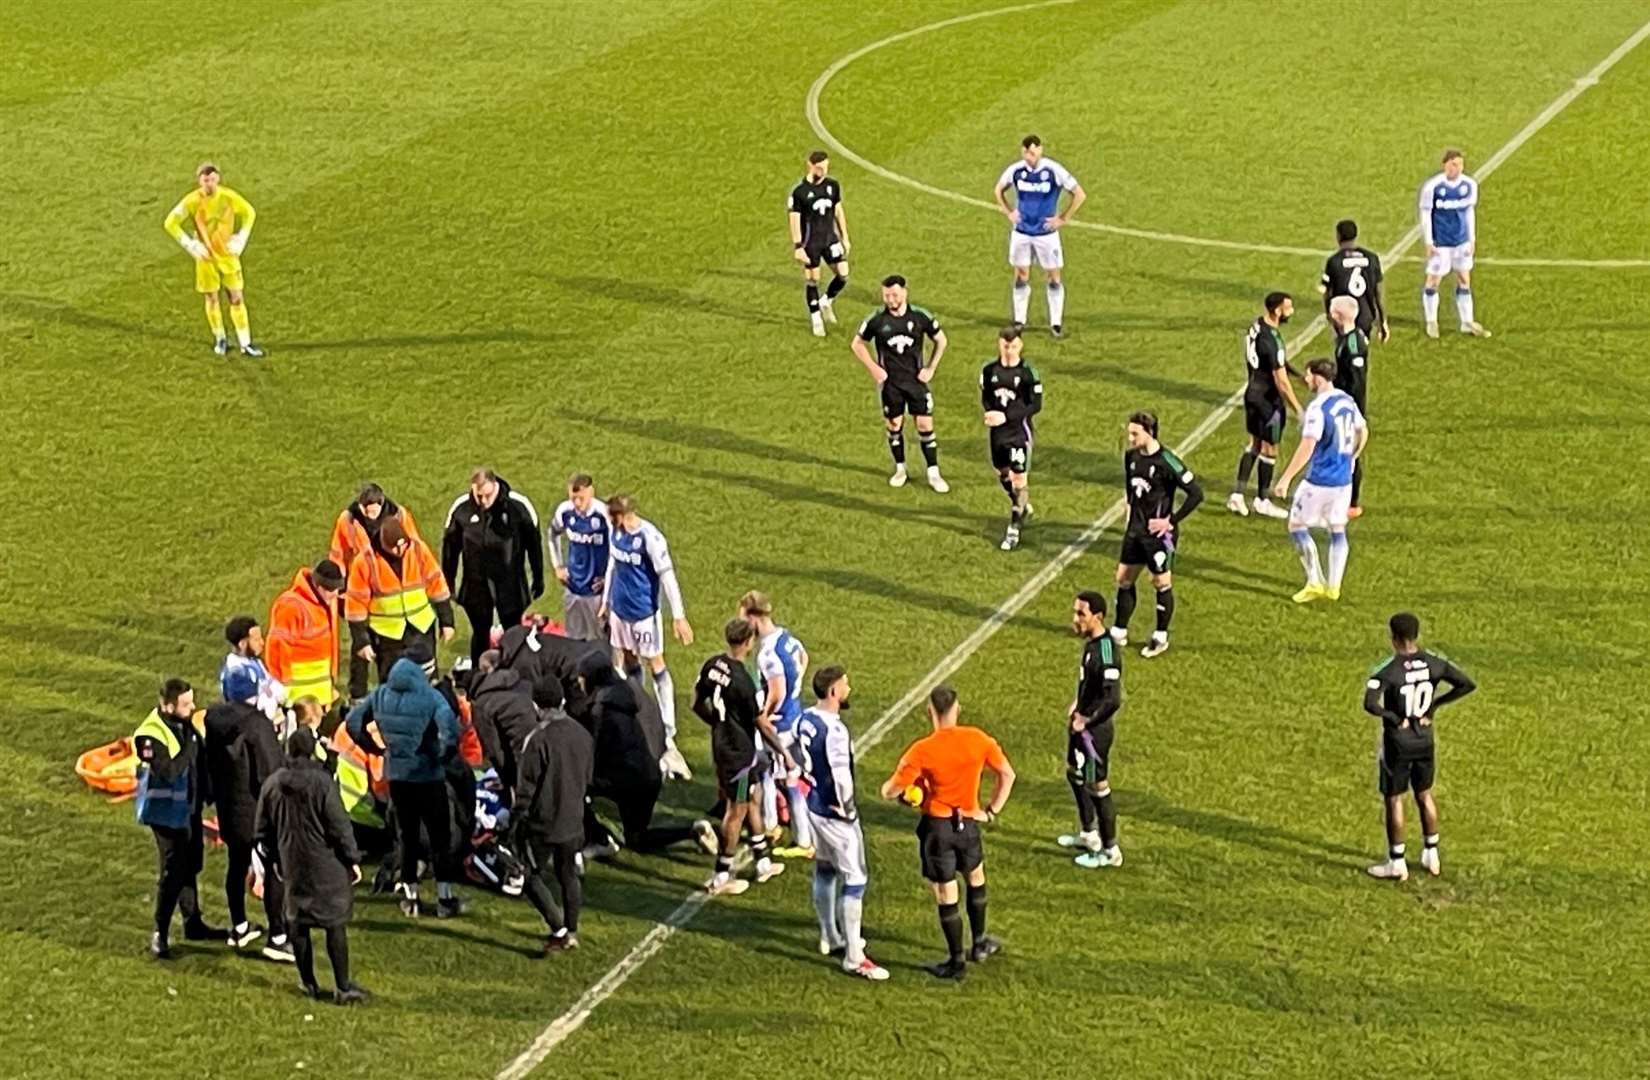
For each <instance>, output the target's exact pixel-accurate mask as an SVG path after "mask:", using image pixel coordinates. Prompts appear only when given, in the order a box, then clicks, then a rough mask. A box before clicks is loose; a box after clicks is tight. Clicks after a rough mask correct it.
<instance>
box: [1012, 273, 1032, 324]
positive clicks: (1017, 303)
mask: <svg viewBox="0 0 1650 1080" xmlns="http://www.w3.org/2000/svg"><path fill="white" fill-rule="evenodd" d="M1030 307H1031V282H1029V281H1016V282H1015V283H1014V321H1015V322H1017V323H1020V324H1021V325H1022V326H1023V325H1024V324H1025V321H1026V312H1027V310H1028V309H1029V308H1030Z"/></svg>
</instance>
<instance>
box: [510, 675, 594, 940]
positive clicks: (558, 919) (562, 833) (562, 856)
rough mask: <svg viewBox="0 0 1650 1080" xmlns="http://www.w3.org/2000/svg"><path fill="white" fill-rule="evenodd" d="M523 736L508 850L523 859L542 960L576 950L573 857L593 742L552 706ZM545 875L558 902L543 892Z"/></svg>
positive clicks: (578, 886)
mask: <svg viewBox="0 0 1650 1080" xmlns="http://www.w3.org/2000/svg"><path fill="white" fill-rule="evenodd" d="M539 715H540V716H542V717H543V719H542V720H541V721H540V722H539V723H538V724H537V725H536V726H535V727H534V729H533V730H532V731H531V732H530V733H529V734H528V736H527V741H526V743H525V745H524V746H523V747H522V750H521V777H520V781H519V783H518V784H517V787H516V804H515V808H514V810H513V811H512V813H513V815H514V820H515V825H514V829H515V850H516V851H517V852H519V853H521V854H523V855H525V857H526V859H527V866H528V868H529V871H530V872H529V873H528V875H527V883H526V892H527V899H528V900H530V901H531V902H532V904H533V907H535V908H536V909H538V913H539V914H540V915H542V916H544V922H545V925H546V926H547V927H548V928H549V930H550V936H549V937H548V938H547V939H545V942H544V951H545V954H546V955H548V954H550V953H556V952H566V951H567V950H568V949H576V948H578V947H579V909H580V908H581V907H583V906H584V885H583V883H582V881H581V880H580V876H579V875H580V871H581V869H582V867H581V866H580V862H579V853H580V851H581V850H582V849H583V848H584V806H585V792H586V791H588V790H589V788H590V782H591V781H592V780H593V779H594V778H595V760H596V757H595V755H596V743H595V740H594V739H592V738H591V736H590V732H588V731H586V730H585V729H584V727H583V726H582V725H580V724H579V722H578V721H577V720H574V719H573V718H572V717H570V716H568V715H567V713H566V712H565V711H563V710H562V709H561V708H559V707H555V708H548V709H545V710H543V711H542V712H541V713H540V714H539ZM552 874H554V876H555V879H556V881H557V883H558V885H559V887H560V890H561V903H560V905H558V904H557V903H556V898H555V896H554V894H553V893H552V892H551V889H550V884H549V881H548V880H547V879H548V878H549V877H550V876H551V875H552Z"/></svg>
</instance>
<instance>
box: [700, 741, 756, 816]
mask: <svg viewBox="0 0 1650 1080" xmlns="http://www.w3.org/2000/svg"><path fill="white" fill-rule="evenodd" d="M720 733H721V729H720V728H718V729H717V730H716V731H715V732H713V733H712V735H711V747H710V756H711V761H712V762H713V763H714V764H715V766H716V786H717V788H718V789H719V790H720V792H721V795H722V797H723V798H724V799H727V800H728V801H730V802H736V803H742V802H747V801H748V800H749V799H750V797H751V792H752V791H754V790H755V789H756V785H757V784H758V782H760V781H761V779H762V778H763V777H764V776H766V775H767V771H768V770H767V757H766V755H764V754H763V753H762V752H761V751H760V750H759V749H758V748H756V747H755V746H753V745H752V744H751V741H750V740H749V739H747V738H746V737H745V733H744V732H743V731H737V734H736V735H732V736H729V737H725V738H720V739H719V738H718V737H717V736H718V735H719V734H720Z"/></svg>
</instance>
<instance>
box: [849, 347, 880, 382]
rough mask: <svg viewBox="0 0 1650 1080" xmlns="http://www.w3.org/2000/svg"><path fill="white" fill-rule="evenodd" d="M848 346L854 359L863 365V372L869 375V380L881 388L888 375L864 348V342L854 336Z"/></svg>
mask: <svg viewBox="0 0 1650 1080" xmlns="http://www.w3.org/2000/svg"><path fill="white" fill-rule="evenodd" d="M849 344H850V345H851V346H852V348H853V350H854V359H856V360H858V361H859V362H860V363H862V364H864V365H865V370H866V371H869V372H870V373H871V378H872V379H874V380H876V384H877V385H878V386H881V385H882V384H883V382H884V381H885V380H887V378H888V373H887V372H886V371H884V370H882V365H881V364H879V363H877V358H876V357H874V356H872V355H871V350H870V349H867V348H866V347H865V342H864V341H863V340H862V339H860V338H859V337H858V336H857V335H856V336H855V337H854V338H853V340H852V341H851V342H850V343H849Z"/></svg>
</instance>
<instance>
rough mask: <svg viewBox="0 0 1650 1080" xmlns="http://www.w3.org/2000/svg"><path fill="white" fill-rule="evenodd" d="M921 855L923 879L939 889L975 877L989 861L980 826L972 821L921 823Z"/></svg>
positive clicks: (926, 817) (926, 818)
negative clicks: (959, 877)
mask: <svg viewBox="0 0 1650 1080" xmlns="http://www.w3.org/2000/svg"><path fill="white" fill-rule="evenodd" d="M917 851H918V855H919V860H920V862H921V864H922V876H923V877H924V878H925V879H926V880H928V881H931V882H933V883H934V884H935V885H944V884H945V883H946V882H948V881H955V880H956V878H957V875H958V874H972V873H973V872H974V868H975V867H977V866H979V865H980V863H981V862H983V861H984V860H985V847H984V845H983V844H982V843H981V841H980V823H979V822H977V821H975V820H973V819H972V818H964V819H962V820H961V821H955V820H953V819H952V818H937V817H930V816H929V815H927V814H924V815H923V816H922V820H921V821H919V822H917Z"/></svg>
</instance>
